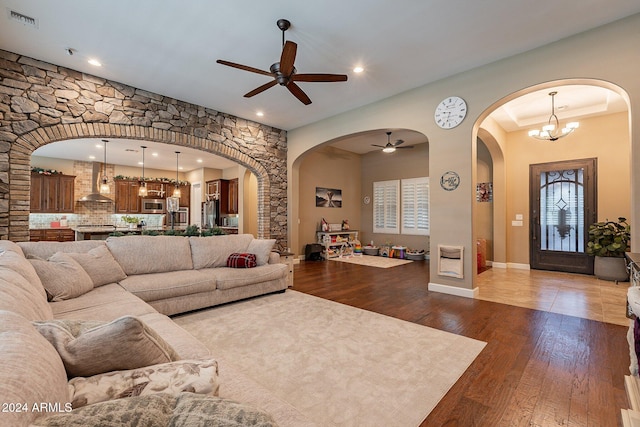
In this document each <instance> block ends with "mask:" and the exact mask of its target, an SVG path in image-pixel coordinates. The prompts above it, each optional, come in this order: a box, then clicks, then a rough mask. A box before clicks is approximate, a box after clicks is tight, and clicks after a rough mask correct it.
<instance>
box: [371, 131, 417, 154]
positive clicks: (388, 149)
mask: <svg viewBox="0 0 640 427" xmlns="http://www.w3.org/2000/svg"><path fill="white" fill-rule="evenodd" d="M400 144H404V141H403V140H402V139H397V140H396V142H393V143H392V142H391V132H387V144H386V145H378V144H371V145H372V146H374V147H380V148H382V152H384V153H393V152H394V151H396V149H397V148H413V145H410V146H408V147H398V146H399V145H400Z"/></svg>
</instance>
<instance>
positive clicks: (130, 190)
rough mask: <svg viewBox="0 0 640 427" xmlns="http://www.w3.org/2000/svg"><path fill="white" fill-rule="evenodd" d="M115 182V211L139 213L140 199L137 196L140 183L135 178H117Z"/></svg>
mask: <svg viewBox="0 0 640 427" xmlns="http://www.w3.org/2000/svg"><path fill="white" fill-rule="evenodd" d="M115 184H116V185H115V187H116V194H115V205H116V208H115V212H116V213H122V214H129V213H140V205H141V199H140V196H138V190H139V188H140V183H139V182H138V181H137V180H126V179H118V180H116V181H115Z"/></svg>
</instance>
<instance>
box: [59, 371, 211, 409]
mask: <svg viewBox="0 0 640 427" xmlns="http://www.w3.org/2000/svg"><path fill="white" fill-rule="evenodd" d="M218 388H219V383H218V362H217V361H215V360H214V359H195V360H179V361H177V362H171V363H162V364H159V365H153V366H147V367H144V368H139V369H131V370H127V371H115V372H106V373H104V374H99V375H94V376H92V377H87V378H85V377H76V378H72V379H71V380H70V381H69V391H70V392H71V403H72V406H73V408H74V409H75V408H80V407H82V406H85V405H91V404H94V403H98V402H104V401H106V400H113V399H120V398H122V397H133V396H145V395H148V394H155V393H169V394H172V395H177V394H178V393H181V392H190V393H197V394H204V395H213V396H217V395H218Z"/></svg>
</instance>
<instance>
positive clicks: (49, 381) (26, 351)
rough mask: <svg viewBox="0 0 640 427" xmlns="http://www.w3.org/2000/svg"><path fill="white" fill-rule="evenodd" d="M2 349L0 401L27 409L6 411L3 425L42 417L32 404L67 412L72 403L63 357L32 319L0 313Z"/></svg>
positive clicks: (20, 423) (0, 419)
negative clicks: (56, 407) (66, 406)
mask: <svg viewBox="0 0 640 427" xmlns="http://www.w3.org/2000/svg"><path fill="white" fill-rule="evenodd" d="M0 349H2V364H1V369H0V396H2V398H1V400H2V402H3V403H6V404H9V403H13V404H17V403H19V404H21V405H26V408H27V411H24V412H17V411H13V412H11V411H9V412H5V411H3V413H1V414H0V424H1V425H2V426H26V425H29V423H30V422H32V421H33V420H34V419H35V418H36V417H37V416H38V415H39V414H38V413H37V412H34V411H32V409H33V405H38V406H39V405H40V404H41V403H49V404H51V405H56V404H58V405H59V407H60V408H62V410H64V409H65V405H68V404H69V402H71V400H70V396H69V389H68V387H67V374H66V372H65V370H64V366H63V364H62V360H60V356H58V353H56V350H55V349H54V348H53V347H52V346H51V344H49V343H48V342H47V340H46V339H44V337H43V336H42V335H40V334H39V333H38V331H37V330H36V329H35V328H34V327H33V325H32V324H31V322H30V321H29V320H27V319H25V318H24V317H22V316H20V315H18V314H16V313H14V312H10V311H0ZM69 406H70V405H69Z"/></svg>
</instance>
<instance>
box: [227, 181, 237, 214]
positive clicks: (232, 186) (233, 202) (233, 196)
mask: <svg viewBox="0 0 640 427" xmlns="http://www.w3.org/2000/svg"><path fill="white" fill-rule="evenodd" d="M228 203H229V213H230V214H237V213H238V178H236V179H232V180H230V181H229V201H228Z"/></svg>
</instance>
